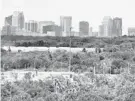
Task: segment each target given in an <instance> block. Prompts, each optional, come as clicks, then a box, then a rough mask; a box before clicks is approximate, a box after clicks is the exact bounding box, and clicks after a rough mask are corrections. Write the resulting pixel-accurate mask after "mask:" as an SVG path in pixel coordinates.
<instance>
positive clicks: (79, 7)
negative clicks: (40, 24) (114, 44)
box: [0, 0, 135, 34]
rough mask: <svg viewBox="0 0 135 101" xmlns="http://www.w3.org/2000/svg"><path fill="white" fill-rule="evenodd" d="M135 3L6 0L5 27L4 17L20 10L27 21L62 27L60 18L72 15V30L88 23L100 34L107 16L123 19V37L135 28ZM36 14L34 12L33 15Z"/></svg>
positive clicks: (3, 6)
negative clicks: (103, 20) (129, 28)
mask: <svg viewBox="0 0 135 101" xmlns="http://www.w3.org/2000/svg"><path fill="white" fill-rule="evenodd" d="M133 4H134V0H124V1H122V0H119V1H118V0H117V1H116V0H113V1H112V0H111V1H107V0H102V1H100V0H79V1H76V0H73V1H71V0H68V1H65V0H57V1H55V0H34V1H32V0H27V1H26V0H10V1H9V0H3V2H2V13H1V14H2V17H1V18H2V20H1V21H0V22H2V23H1V25H0V27H2V26H3V25H4V18H5V17H6V16H9V15H11V14H12V12H13V11H16V10H19V11H23V12H24V16H25V18H26V21H27V20H36V21H54V22H56V24H58V25H60V16H63V15H64V16H72V23H73V24H72V25H73V26H72V27H73V28H74V29H73V30H75V31H79V28H78V24H79V21H88V22H89V25H90V27H93V30H94V31H98V27H99V25H101V22H102V19H103V17H104V16H110V17H112V18H114V17H120V18H122V20H123V27H122V29H123V34H125V33H126V34H127V29H128V27H134V26H135V23H134V22H135V15H134V14H133V12H134V9H135V7H134V5H133ZM33 11H34V12H33Z"/></svg>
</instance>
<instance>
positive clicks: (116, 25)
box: [112, 17, 122, 37]
mask: <svg viewBox="0 0 135 101" xmlns="http://www.w3.org/2000/svg"><path fill="white" fill-rule="evenodd" d="M112 36H113V37H117V36H122V18H118V17H116V18H114V19H113V27H112Z"/></svg>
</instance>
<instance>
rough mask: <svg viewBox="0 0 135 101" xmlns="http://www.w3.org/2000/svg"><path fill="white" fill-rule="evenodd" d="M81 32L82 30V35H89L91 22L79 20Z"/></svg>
mask: <svg viewBox="0 0 135 101" xmlns="http://www.w3.org/2000/svg"><path fill="white" fill-rule="evenodd" d="M79 32H80V36H88V35H89V23H88V22H87V21H80V22H79Z"/></svg>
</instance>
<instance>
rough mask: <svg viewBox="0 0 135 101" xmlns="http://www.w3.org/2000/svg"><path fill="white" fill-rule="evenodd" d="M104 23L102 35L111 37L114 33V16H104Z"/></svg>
mask: <svg viewBox="0 0 135 101" xmlns="http://www.w3.org/2000/svg"><path fill="white" fill-rule="evenodd" d="M102 25H103V26H102V27H103V33H104V34H103V35H102V37H110V36H111V35H112V26H113V22H112V18H111V17H109V16H106V17H104V18H103V22H102Z"/></svg>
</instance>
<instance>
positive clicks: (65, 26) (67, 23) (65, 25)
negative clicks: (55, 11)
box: [60, 16, 72, 36]
mask: <svg viewBox="0 0 135 101" xmlns="http://www.w3.org/2000/svg"><path fill="white" fill-rule="evenodd" d="M60 26H61V30H62V34H63V36H70V34H71V27H72V17H71V16H61V17H60Z"/></svg>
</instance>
